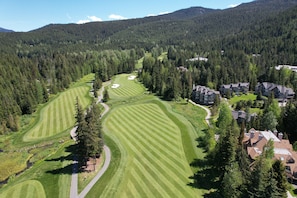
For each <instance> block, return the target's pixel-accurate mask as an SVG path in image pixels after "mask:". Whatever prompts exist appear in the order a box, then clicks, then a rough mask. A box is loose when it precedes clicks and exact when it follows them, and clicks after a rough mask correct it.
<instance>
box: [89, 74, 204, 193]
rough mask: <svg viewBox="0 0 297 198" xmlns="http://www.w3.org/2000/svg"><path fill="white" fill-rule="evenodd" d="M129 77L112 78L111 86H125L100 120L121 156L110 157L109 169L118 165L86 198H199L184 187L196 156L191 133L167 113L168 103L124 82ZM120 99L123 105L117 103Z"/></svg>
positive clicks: (188, 126) (178, 117)
mask: <svg viewBox="0 0 297 198" xmlns="http://www.w3.org/2000/svg"><path fill="white" fill-rule="evenodd" d="M128 76H129V75H119V76H116V78H115V79H114V82H113V83H117V82H118V84H123V85H125V86H127V87H124V86H123V88H125V90H122V91H118V90H117V89H113V90H112V91H110V96H111V97H110V98H111V101H109V103H110V104H112V105H113V108H112V109H111V111H110V113H109V114H108V115H107V117H106V118H104V120H103V129H104V131H105V136H107V137H108V138H111V139H112V141H111V142H112V143H111V146H115V144H116V147H117V148H118V152H116V156H119V153H120V157H115V158H114V157H112V163H111V164H113V162H114V161H115V164H116V166H115V167H112V168H111V170H110V171H112V173H113V174H111V173H107V174H106V175H104V176H103V178H102V180H101V181H99V182H98V183H97V184H96V186H95V187H94V188H93V189H92V190H91V192H90V193H89V194H88V197H93V196H99V195H100V197H199V196H202V195H203V191H200V190H197V189H194V188H192V187H190V186H188V185H187V184H189V183H190V182H191V180H190V179H189V177H191V176H193V171H192V169H191V167H190V165H189V164H190V163H191V161H192V160H193V158H195V156H196V155H197V153H196V151H195V149H196V145H197V144H196V142H195V137H197V133H196V131H195V129H194V128H193V126H192V125H191V123H189V121H187V119H186V118H184V117H182V115H179V114H175V113H173V112H170V111H171V106H170V105H168V103H167V102H162V101H160V100H159V99H157V98H156V97H154V96H152V95H143V94H142V92H143V91H144V88H143V86H142V85H141V84H139V83H135V82H133V81H128V80H127V77H128ZM113 83H112V84H113ZM120 87H121V86H120ZM120 87H119V88H118V89H120ZM131 90H139V91H137V92H134V93H131ZM139 96H141V97H139ZM127 97H130V99H128V100H127ZM135 97H136V98H138V100H134V98H135ZM120 100H123V101H125V103H121V102H117V101H120ZM115 101H116V102H115ZM203 113H204V114H205V112H203V111H202V114H203ZM202 120H204V118H203V119H202ZM202 123H203V121H202ZM204 126H205V125H204ZM201 127H202V128H203V126H201ZM107 144H108V145H109V143H107ZM188 152H189V153H190V154H189V156H190V157H189V158H188V155H187V154H186V153H188ZM196 157H197V156H196Z"/></svg>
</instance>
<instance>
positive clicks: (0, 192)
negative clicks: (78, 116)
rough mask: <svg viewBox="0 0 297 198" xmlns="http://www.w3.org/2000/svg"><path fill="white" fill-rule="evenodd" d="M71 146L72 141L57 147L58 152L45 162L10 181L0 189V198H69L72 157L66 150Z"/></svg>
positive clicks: (39, 162) (50, 155)
mask: <svg viewBox="0 0 297 198" xmlns="http://www.w3.org/2000/svg"><path fill="white" fill-rule="evenodd" d="M72 144H73V141H68V142H66V143H64V144H62V145H59V146H58V150H55V151H54V152H53V153H51V154H49V157H48V158H47V159H46V160H41V161H38V162H37V163H36V164H34V166H32V167H31V168H30V169H28V170H27V171H25V172H24V173H22V174H21V175H20V176H18V177H16V178H14V179H12V180H10V181H9V183H8V184H6V185H5V186H4V187H2V188H1V189H0V197H1V198H2V197H3V198H10V197H28V198H29V197H30V198H31V197H59V198H64V197H69V194H70V181H71V173H72V157H71V156H70V151H69V149H68V148H69V146H71V145H72ZM34 189H36V190H34ZM35 191H38V192H40V194H39V193H34V192H35ZM32 192H33V193H34V195H32ZM12 194H13V196H11V195H12Z"/></svg>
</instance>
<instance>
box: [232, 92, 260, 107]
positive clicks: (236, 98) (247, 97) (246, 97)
mask: <svg viewBox="0 0 297 198" xmlns="http://www.w3.org/2000/svg"><path fill="white" fill-rule="evenodd" d="M256 98H257V95H255V94H251V93H248V94H242V95H240V96H234V97H232V98H230V100H229V104H230V105H233V104H236V103H237V102H239V101H240V100H245V101H248V100H251V101H254V100H256Z"/></svg>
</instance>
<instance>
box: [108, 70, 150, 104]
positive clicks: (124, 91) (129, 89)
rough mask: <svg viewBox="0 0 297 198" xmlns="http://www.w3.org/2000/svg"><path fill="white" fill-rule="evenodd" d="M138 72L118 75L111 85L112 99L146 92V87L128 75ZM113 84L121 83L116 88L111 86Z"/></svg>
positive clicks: (110, 93)
mask: <svg viewBox="0 0 297 198" xmlns="http://www.w3.org/2000/svg"><path fill="white" fill-rule="evenodd" d="M131 75H136V74H121V75H118V76H117V77H116V78H115V79H114V80H113V82H112V83H111V85H110V86H109V89H108V91H109V97H110V98H111V99H122V98H128V97H133V96H137V95H140V94H142V93H143V92H144V90H145V89H144V87H143V86H142V85H141V84H140V83H139V82H137V79H135V80H128V77H129V76H131ZM113 84H119V85H120V86H119V87H118V88H116V89H113V88H111V86H112V85H113Z"/></svg>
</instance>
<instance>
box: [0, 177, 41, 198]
mask: <svg viewBox="0 0 297 198" xmlns="http://www.w3.org/2000/svg"><path fill="white" fill-rule="evenodd" d="M12 197H22V198H45V197H46V195H45V191H44V189H43V186H42V184H41V183H40V182H39V181H37V180H28V181H25V182H21V183H19V184H16V185H15V186H12V187H11V188H9V189H8V190H6V191H4V192H3V193H1V195H0V198H12Z"/></svg>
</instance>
